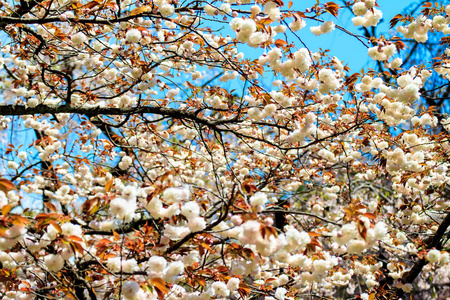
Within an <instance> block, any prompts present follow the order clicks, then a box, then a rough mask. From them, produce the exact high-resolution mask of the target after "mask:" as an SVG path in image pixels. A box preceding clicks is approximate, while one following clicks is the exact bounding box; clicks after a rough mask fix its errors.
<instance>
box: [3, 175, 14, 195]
mask: <svg viewBox="0 0 450 300" xmlns="http://www.w3.org/2000/svg"><path fill="white" fill-rule="evenodd" d="M15 189H16V186H15V185H14V183H12V182H11V181H10V180H8V179H6V178H0V191H3V192H4V193H5V194H6V193H8V192H9V191H11V190H15Z"/></svg>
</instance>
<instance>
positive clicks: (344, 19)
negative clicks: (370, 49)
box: [294, 0, 417, 72]
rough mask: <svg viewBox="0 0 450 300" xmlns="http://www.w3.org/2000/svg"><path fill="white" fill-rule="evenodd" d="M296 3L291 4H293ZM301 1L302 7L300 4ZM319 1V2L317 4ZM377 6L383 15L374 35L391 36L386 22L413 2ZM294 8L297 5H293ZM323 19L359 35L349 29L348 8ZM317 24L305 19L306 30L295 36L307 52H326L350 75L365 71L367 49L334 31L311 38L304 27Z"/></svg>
mask: <svg viewBox="0 0 450 300" xmlns="http://www.w3.org/2000/svg"><path fill="white" fill-rule="evenodd" d="M295 2H297V1H294V3H295ZM301 2H303V3H304V4H300V3H301ZM315 2H316V1H298V5H299V9H304V7H307V6H308V4H311V3H312V4H314V3H315ZM321 2H322V1H321ZM377 2H378V5H379V6H380V7H379V8H378V9H380V10H381V11H382V12H383V19H382V22H381V23H380V24H379V25H378V26H377V35H379V34H381V33H384V34H385V36H386V34H387V33H389V32H390V33H391V34H388V36H389V35H394V34H395V32H396V31H395V30H394V29H392V30H389V21H390V20H391V19H392V18H393V17H394V16H395V15H396V14H399V13H401V12H402V10H403V9H404V8H405V7H407V6H416V5H417V1H407V0H378V1H377ZM336 3H337V4H339V5H342V1H336ZM295 5H297V3H296V4H295ZM323 16H324V19H325V20H327V21H328V20H332V21H333V22H335V23H336V24H337V25H340V26H342V27H344V28H346V29H347V30H349V31H350V32H352V33H354V34H363V31H362V30H359V29H358V27H356V26H353V23H352V20H351V19H352V17H354V15H353V14H352V13H351V12H350V10H348V9H342V10H340V12H339V16H338V18H335V17H332V16H331V15H330V14H326V15H323ZM317 25H319V22H316V21H311V20H309V21H308V22H307V27H305V28H304V29H302V30H301V31H300V32H299V33H301V35H302V39H303V40H304V42H305V43H306V45H307V46H308V47H310V50H312V51H317V50H318V49H319V47H320V48H322V49H330V56H336V57H338V58H339V59H340V60H341V61H344V63H347V64H348V66H349V67H350V68H351V69H352V71H353V72H359V71H360V70H361V68H362V67H364V68H367V67H371V66H373V64H371V62H372V61H371V59H369V57H368V56H367V48H366V47H364V45H362V44H361V43H360V42H359V41H358V40H356V38H355V37H352V36H349V35H348V34H346V33H343V32H342V31H338V30H337V29H335V30H334V31H333V32H331V33H329V34H324V35H322V36H318V37H317V36H314V35H313V34H312V33H311V31H310V30H309V28H308V26H317Z"/></svg>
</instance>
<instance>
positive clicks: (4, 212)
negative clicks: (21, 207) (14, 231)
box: [2, 204, 12, 216]
mask: <svg viewBox="0 0 450 300" xmlns="http://www.w3.org/2000/svg"><path fill="white" fill-rule="evenodd" d="M11 208H12V207H11V205H9V204H6V205H5V206H3V207H2V215H4V216H6V215H7V214H8V213H9V212H10V211H11Z"/></svg>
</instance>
